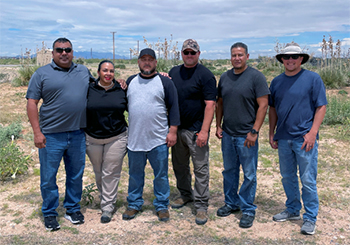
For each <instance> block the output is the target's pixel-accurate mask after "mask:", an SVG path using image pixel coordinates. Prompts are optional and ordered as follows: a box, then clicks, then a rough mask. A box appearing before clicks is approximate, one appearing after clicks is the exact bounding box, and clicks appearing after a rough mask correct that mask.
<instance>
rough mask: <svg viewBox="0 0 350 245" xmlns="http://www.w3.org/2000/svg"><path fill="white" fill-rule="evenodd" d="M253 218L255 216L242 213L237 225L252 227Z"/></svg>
mask: <svg viewBox="0 0 350 245" xmlns="http://www.w3.org/2000/svg"><path fill="white" fill-rule="evenodd" d="M254 219H255V216H251V215H248V214H243V215H242V218H241V221H240V222H239V227H241V228H249V227H252V225H253V221H254Z"/></svg>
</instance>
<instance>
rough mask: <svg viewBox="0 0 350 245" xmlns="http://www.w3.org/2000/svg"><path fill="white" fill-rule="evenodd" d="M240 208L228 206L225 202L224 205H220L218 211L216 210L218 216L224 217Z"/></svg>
mask: <svg viewBox="0 0 350 245" xmlns="http://www.w3.org/2000/svg"><path fill="white" fill-rule="evenodd" d="M239 210H240V208H239V207H238V208H235V209H233V208H231V207H230V206H228V205H227V204H225V206H222V207H221V208H219V209H218V211H217V212H216V215H217V216H220V217H226V216H229V215H230V214H232V213H235V212H238V211H239Z"/></svg>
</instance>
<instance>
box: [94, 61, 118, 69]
mask: <svg viewBox="0 0 350 245" xmlns="http://www.w3.org/2000/svg"><path fill="white" fill-rule="evenodd" d="M104 63H111V64H112V66H113V68H115V67H114V64H113V62H112V61H110V60H102V61H101V62H100V64H98V68H97V71H100V70H101V66H102V65H103V64H104Z"/></svg>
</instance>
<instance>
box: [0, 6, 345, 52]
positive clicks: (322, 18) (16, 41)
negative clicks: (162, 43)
mask: <svg viewBox="0 0 350 245" xmlns="http://www.w3.org/2000/svg"><path fill="white" fill-rule="evenodd" d="M349 8H350V2H349V1H348V0H334V1H332V3H330V2H329V1H324V0H309V1H303V0H285V1H277V0H261V1H258V0H255V1H248V0H247V1H232V0H216V1H213V0H205V1H203V0H201V1H199V0H194V1H188V0H186V1H184V0H177V1H175V0H164V1H159V0H148V1H142V0H135V1H131V2H130V1H126V0H118V1H110V0H108V1H107V0H100V1H90V0H85V1H70V0H69V1H68V0H62V1H53V0H17V1H16V4H13V2H4V1H2V2H1V10H0V11H1V15H0V21H1V27H0V28H1V29H0V31H1V37H0V38H1V42H0V55H9V54H16V53H17V54H18V53H19V52H20V48H21V46H22V47H33V46H36V45H38V44H40V43H41V42H42V41H45V42H47V43H48V44H49V46H51V43H52V42H53V41H54V40H55V39H56V38H57V37H60V36H66V37H68V38H69V39H71V40H72V41H73V44H74V45H76V47H78V49H81V50H83V49H86V50H90V49H91V48H93V50H95V51H101V52H102V51H103V52H104V51H110V50H112V34H111V33H110V32H112V31H116V32H117V33H116V47H117V48H116V51H117V52H119V53H120V54H122V55H125V56H126V57H129V48H134V47H135V45H136V43H137V40H139V41H140V48H142V47H144V44H143V39H142V37H143V36H145V37H146V38H147V39H148V40H149V42H157V40H158V38H161V40H164V38H167V39H168V40H169V39H170V34H173V41H174V42H175V41H178V42H179V45H178V47H179V48H180V46H181V44H182V42H183V41H184V40H185V39H187V38H195V39H197V41H198V42H199V45H200V46H201V49H202V50H203V51H205V52H202V55H203V56H206V58H216V57H219V56H220V57H223V56H224V54H225V53H227V55H226V56H227V57H229V48H230V46H231V45H232V44H233V43H234V42H236V41H244V42H246V43H247V44H248V46H249V48H250V47H251V48H250V50H252V53H254V54H262V53H264V54H266V55H269V54H270V55H274V51H273V47H274V44H273V42H274V40H275V39H276V38H278V39H279V40H281V42H290V41H292V40H293V41H296V42H298V43H300V44H301V43H302V44H303V46H305V45H306V46H309V47H310V48H311V49H312V48H317V46H316V44H317V43H318V42H321V41H322V35H326V36H328V33H332V34H333V35H337V36H335V39H340V40H342V45H343V46H344V47H345V46H349V45H350V43H349V42H350V41H349V38H348V37H349V30H350V27H349V26H350V23H349V17H350V16H349ZM312 33H314V35H312ZM269 50H270V51H269Z"/></svg>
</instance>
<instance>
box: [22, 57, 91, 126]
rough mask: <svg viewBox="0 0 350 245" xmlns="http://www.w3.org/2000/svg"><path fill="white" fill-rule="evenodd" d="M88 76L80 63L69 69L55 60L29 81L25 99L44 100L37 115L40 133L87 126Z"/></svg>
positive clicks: (87, 72) (41, 68) (89, 76)
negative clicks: (60, 65) (61, 66)
mask: <svg viewBox="0 0 350 245" xmlns="http://www.w3.org/2000/svg"><path fill="white" fill-rule="evenodd" d="M90 78H91V74H90V72H89V70H88V69H87V68H86V67H85V66H83V65H79V64H74V63H72V65H71V67H70V68H69V69H64V68H60V67H58V66H57V65H56V64H55V63H54V61H52V63H51V64H48V65H45V66H43V67H40V68H39V69H38V70H37V71H36V72H35V73H34V74H33V76H32V77H31V79H30V81H29V86H28V91H27V95H26V98H27V99H34V100H40V99H42V100H43V103H42V105H41V107H40V112H39V123H40V128H41V131H42V133H59V132H66V131H74V130H78V129H81V128H84V127H86V95H87V90H88V85H89V79H90Z"/></svg>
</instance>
